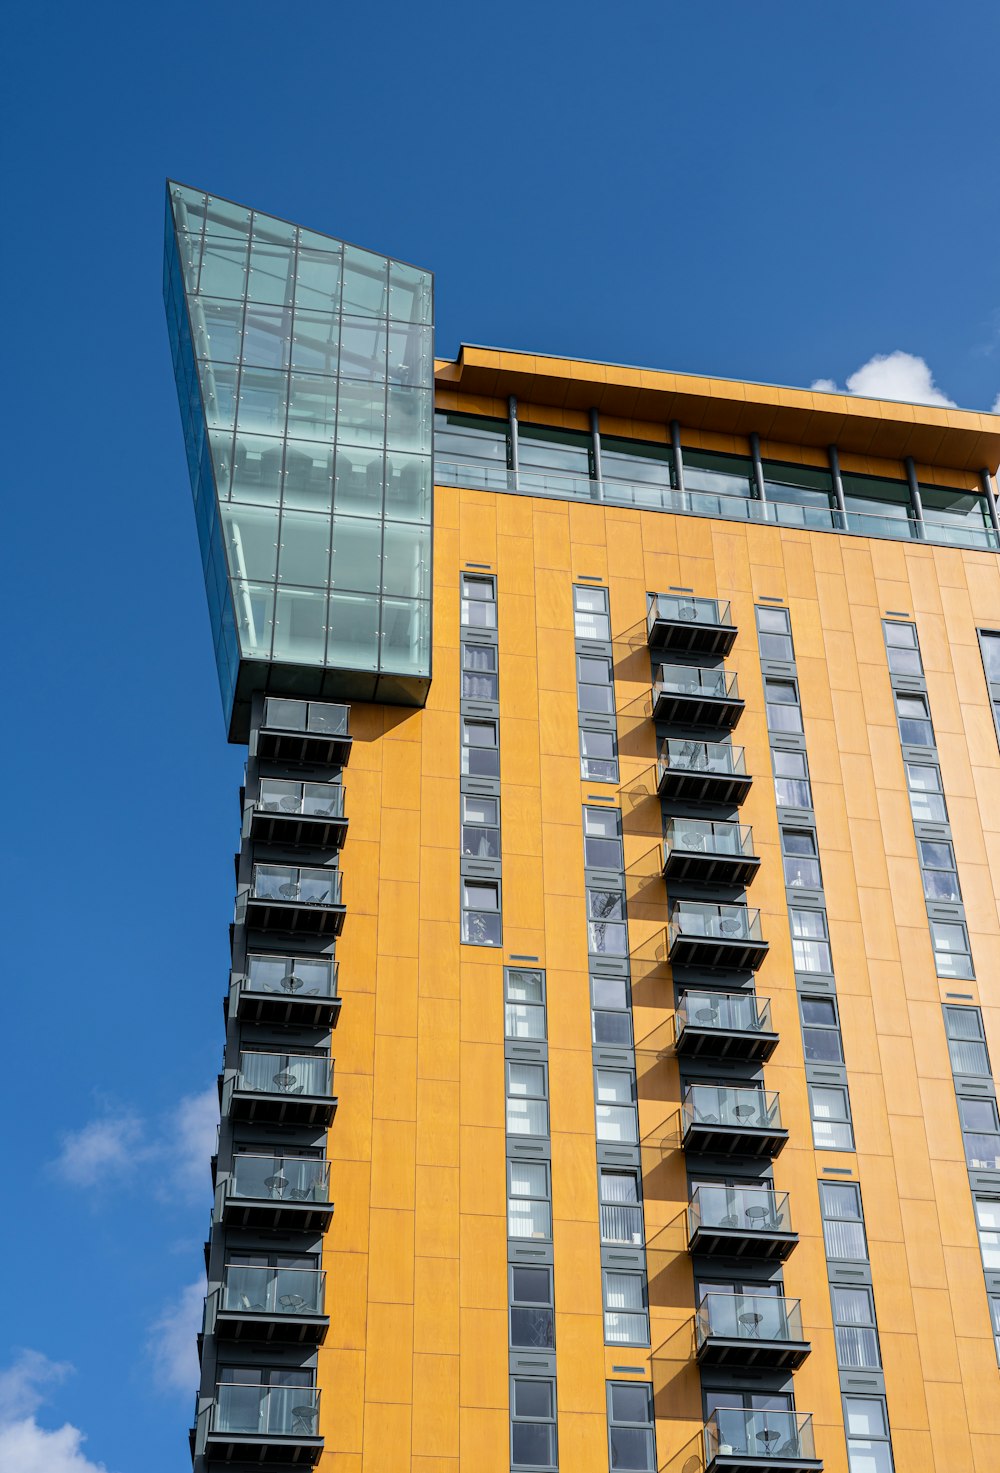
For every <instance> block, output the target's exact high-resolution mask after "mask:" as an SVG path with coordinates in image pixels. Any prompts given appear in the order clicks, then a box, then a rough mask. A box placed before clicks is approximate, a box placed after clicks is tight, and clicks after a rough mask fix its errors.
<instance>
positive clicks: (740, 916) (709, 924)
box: [668, 900, 764, 945]
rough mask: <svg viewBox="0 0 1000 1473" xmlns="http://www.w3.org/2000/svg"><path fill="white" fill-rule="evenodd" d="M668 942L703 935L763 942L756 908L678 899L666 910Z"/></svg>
mask: <svg viewBox="0 0 1000 1473" xmlns="http://www.w3.org/2000/svg"><path fill="white" fill-rule="evenodd" d="M668 931H669V936H670V943H671V945H673V943H674V942H675V941H676V940H678V939H679V938H680V937H694V938H698V937H702V936H704V937H707V938H710V939H711V940H716V941H758V942H763V939H764V938H763V934H762V932H761V928H760V911H759V910H750V909H749V907H748V906H746V905H707V904H704V903H702V902H701V901H698V900H678V901H676V902H675V904H674V908H673V910H672V911H671V912H670V923H669V927H668Z"/></svg>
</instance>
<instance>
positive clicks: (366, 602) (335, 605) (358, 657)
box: [327, 593, 379, 670]
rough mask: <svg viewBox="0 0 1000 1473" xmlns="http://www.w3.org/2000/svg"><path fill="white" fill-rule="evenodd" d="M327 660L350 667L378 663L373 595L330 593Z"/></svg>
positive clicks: (377, 613)
mask: <svg viewBox="0 0 1000 1473" xmlns="http://www.w3.org/2000/svg"><path fill="white" fill-rule="evenodd" d="M329 622H330V633H329V638H328V641H327V663H328V664H331V665H341V666H343V667H344V668H345V669H348V670H374V669H375V668H376V666H377V664H378V623H379V610H378V603H377V602H376V600H375V598H374V597H373V596H372V595H371V594H358V593H331V594H330V608H329Z"/></svg>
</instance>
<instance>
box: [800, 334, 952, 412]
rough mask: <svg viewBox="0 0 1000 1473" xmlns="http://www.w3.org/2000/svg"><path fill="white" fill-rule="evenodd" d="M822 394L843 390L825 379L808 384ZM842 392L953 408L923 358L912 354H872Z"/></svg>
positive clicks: (831, 380)
mask: <svg viewBox="0 0 1000 1473" xmlns="http://www.w3.org/2000/svg"><path fill="white" fill-rule="evenodd" d="M810 387H811V388H813V389H816V390H817V391H819V392H820V393H824V394H837V393H843V392H845V390H842V389H840V388H839V387H838V385H837V384H836V383H835V382H834V381H833V379H829V378H819V379H816V380H815V381H814V382H813V383H812V384H811V385H810ZM846 392H847V393H848V394H861V395H863V396H865V397H867V398H869V399H896V400H901V401H902V402H903V403H905V404H935V405H939V406H941V407H943V408H946V409H954V408H955V407H956V405H955V401H954V399H949V398H948V396H947V394H943V393H942V392H941V390H940V389H939V388H938V386H937V384H936V383H935V382H934V375H933V374H932V373H931V370H930V368H929V367H928V365H927V363H926V362H925V360H924V359H923V358H920V357H918V356H917V354H916V353H904V352H902V351H901V350H900V349H898V348H897V349H896V351H895V352H894V353H876V354H875V356H874V357H873V358H869V360H868V362H867V363H862V365H861V367H860V368H858V369H855V371H854V373H852V374H850V375H849V377H848V379H847V384H846Z"/></svg>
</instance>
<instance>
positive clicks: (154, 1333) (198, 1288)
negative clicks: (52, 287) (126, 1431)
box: [147, 1278, 205, 1396]
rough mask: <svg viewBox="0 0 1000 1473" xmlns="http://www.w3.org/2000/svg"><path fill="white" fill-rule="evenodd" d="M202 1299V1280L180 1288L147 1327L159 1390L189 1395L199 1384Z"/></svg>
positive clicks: (203, 1295)
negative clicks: (148, 1327) (172, 1300)
mask: <svg viewBox="0 0 1000 1473" xmlns="http://www.w3.org/2000/svg"><path fill="white" fill-rule="evenodd" d="M204 1300H205V1280H204V1279H203V1278H200V1279H198V1280H197V1281H196V1282H195V1283H193V1284H188V1286H187V1288H185V1289H182V1290H181V1292H180V1295H179V1297H178V1298H177V1299H176V1301H175V1302H174V1303H173V1304H171V1305H168V1307H167V1308H166V1309H165V1310H164V1311H163V1313H162V1314H161V1315H160V1316H159V1318H158V1319H157V1320H155V1321H154V1322H153V1324H152V1325H151V1327H150V1333H149V1339H148V1342H147V1345H148V1349H149V1353H150V1356H151V1357H152V1361H153V1371H154V1376H155V1379H156V1384H157V1386H158V1387H159V1389H160V1390H161V1391H181V1392H183V1393H184V1394H185V1396H188V1395H190V1394H191V1392H192V1391H194V1389H195V1387H196V1386H197V1384H198V1331H199V1330H200V1329H201V1317H202V1309H203V1305H204Z"/></svg>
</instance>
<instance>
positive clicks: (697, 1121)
mask: <svg viewBox="0 0 1000 1473" xmlns="http://www.w3.org/2000/svg"><path fill="white" fill-rule="evenodd" d="M681 1121H682V1128H683V1130H684V1131H685V1133H686V1132H687V1131H689V1130H690V1129H691V1128H692V1126H699V1125H701V1126H718V1125H723V1126H734V1127H740V1128H742V1129H743V1130H780V1129H781V1109H780V1107H779V1103H778V1096H777V1095H776V1094H773V1093H772V1092H771V1091H770V1090H766V1089H729V1088H728V1087H726V1086H725V1085H716V1084H692V1085H690V1086H689V1087H688V1088H687V1089H686V1090H685V1091H684V1098H683V1102H682V1104H681Z"/></svg>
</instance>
